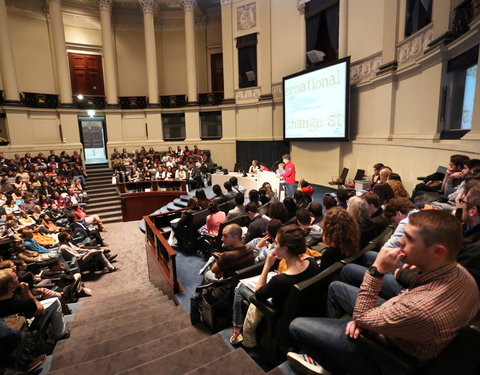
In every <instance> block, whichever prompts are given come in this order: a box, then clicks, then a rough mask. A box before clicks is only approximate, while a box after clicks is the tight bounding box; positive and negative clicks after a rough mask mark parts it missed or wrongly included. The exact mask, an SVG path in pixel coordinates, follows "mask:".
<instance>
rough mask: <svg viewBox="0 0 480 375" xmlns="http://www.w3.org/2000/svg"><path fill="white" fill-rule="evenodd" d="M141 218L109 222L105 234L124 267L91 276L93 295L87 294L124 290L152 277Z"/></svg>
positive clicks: (100, 294)
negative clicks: (148, 268)
mask: <svg viewBox="0 0 480 375" xmlns="http://www.w3.org/2000/svg"><path fill="white" fill-rule="evenodd" d="M138 224H139V221H129V222H125V223H112V224H107V225H106V227H107V232H102V237H103V238H104V240H105V242H107V243H108V244H109V246H108V248H109V249H110V250H111V253H112V254H118V257H117V259H116V260H117V262H116V263H114V265H115V266H116V267H119V268H120V270H119V271H116V272H113V273H107V274H102V275H92V276H87V277H86V281H85V283H86V284H87V286H88V287H89V288H91V289H92V290H93V296H92V297H89V298H83V299H82V300H83V301H87V300H89V299H92V300H96V299H97V298H104V297H106V296H108V295H114V294H120V293H121V292H122V291H124V290H126V289H128V290H131V289H135V288H137V287H138V288H139V289H140V288H141V287H142V286H145V284H148V285H150V283H149V281H148V271H147V259H146V255H145V235H144V234H143V233H142V232H140V230H139V229H138Z"/></svg>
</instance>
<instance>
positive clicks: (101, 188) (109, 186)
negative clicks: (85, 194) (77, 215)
mask: <svg viewBox="0 0 480 375" xmlns="http://www.w3.org/2000/svg"><path fill="white" fill-rule="evenodd" d="M91 191H95V192H99V193H100V192H102V191H117V185H112V184H105V186H96V187H94V188H92V189H91Z"/></svg>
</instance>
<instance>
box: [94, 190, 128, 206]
mask: <svg viewBox="0 0 480 375" xmlns="http://www.w3.org/2000/svg"><path fill="white" fill-rule="evenodd" d="M111 199H117V200H119V199H120V198H119V196H118V194H117V193H116V192H113V191H102V192H100V193H94V194H90V195H89V197H88V203H97V202H105V201H108V200H111Z"/></svg>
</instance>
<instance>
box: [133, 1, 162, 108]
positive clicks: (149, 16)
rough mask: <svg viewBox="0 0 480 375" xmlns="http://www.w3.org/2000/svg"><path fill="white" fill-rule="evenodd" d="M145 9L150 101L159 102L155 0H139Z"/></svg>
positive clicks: (144, 27) (144, 19)
mask: <svg viewBox="0 0 480 375" xmlns="http://www.w3.org/2000/svg"><path fill="white" fill-rule="evenodd" d="M138 1H139V3H140V6H141V8H142V11H143V29H144V34H145V54H146V61H147V86H148V102H149V104H150V105H156V104H158V72H157V48H156V45H155V25H154V19H153V11H154V10H155V0H138Z"/></svg>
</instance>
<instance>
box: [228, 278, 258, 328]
mask: <svg viewBox="0 0 480 375" xmlns="http://www.w3.org/2000/svg"><path fill="white" fill-rule="evenodd" d="M254 294H255V292H254V291H253V290H251V289H250V288H248V287H247V286H246V285H245V284H243V283H241V282H240V283H239V284H238V285H237V287H236V288H235V296H234V297H233V319H232V320H233V326H234V327H243V321H244V320H245V317H244V316H243V312H242V305H243V301H247V302H248V301H250V297H251V296H253V295H254Z"/></svg>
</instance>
